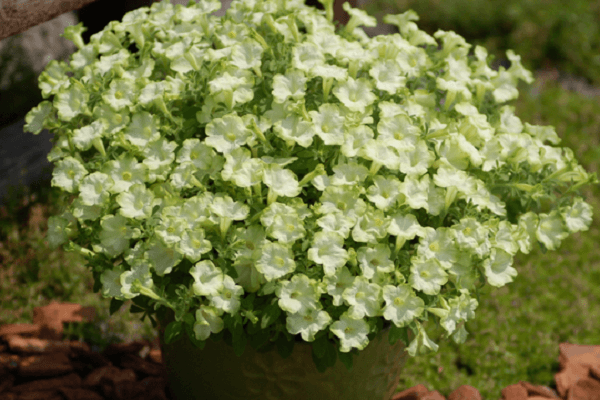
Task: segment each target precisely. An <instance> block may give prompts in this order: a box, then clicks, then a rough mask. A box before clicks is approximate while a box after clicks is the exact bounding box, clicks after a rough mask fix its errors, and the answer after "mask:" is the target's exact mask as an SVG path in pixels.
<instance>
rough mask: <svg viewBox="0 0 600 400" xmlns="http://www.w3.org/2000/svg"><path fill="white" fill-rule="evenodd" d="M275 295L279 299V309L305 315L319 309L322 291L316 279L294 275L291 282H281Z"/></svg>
mask: <svg viewBox="0 0 600 400" xmlns="http://www.w3.org/2000/svg"><path fill="white" fill-rule="evenodd" d="M275 294H276V295H277V297H278V298H279V300H278V301H277V304H279V308H281V309H282V310H283V311H287V312H288V313H291V314H294V313H305V312H306V311H308V310H311V309H315V310H316V309H319V307H320V303H319V298H320V297H321V291H320V289H319V287H318V286H317V282H316V281H315V280H314V279H309V278H308V277H307V276H306V275H304V274H298V275H294V276H293V277H292V279H291V280H289V281H282V282H279V284H278V286H277V289H276V290H275Z"/></svg>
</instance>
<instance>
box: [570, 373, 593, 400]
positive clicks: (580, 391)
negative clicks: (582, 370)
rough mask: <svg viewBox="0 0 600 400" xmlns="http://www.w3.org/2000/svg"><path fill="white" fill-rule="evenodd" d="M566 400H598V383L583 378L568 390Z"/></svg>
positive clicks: (591, 379)
mask: <svg viewBox="0 0 600 400" xmlns="http://www.w3.org/2000/svg"><path fill="white" fill-rule="evenodd" d="M567 400H600V381H598V380H596V379H594V378H583V379H580V380H579V381H577V383H576V384H575V385H573V386H572V387H571V388H570V389H569V394H568V396H567Z"/></svg>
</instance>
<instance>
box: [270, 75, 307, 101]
mask: <svg viewBox="0 0 600 400" xmlns="http://www.w3.org/2000/svg"><path fill="white" fill-rule="evenodd" d="M306 81H307V79H306V76H305V74H304V73H303V72H302V71H299V70H293V69H292V70H288V71H286V73H285V75H281V74H276V75H275V76H273V97H275V101H276V102H278V103H283V102H285V101H286V100H287V99H288V98H290V97H291V98H292V99H294V100H299V99H302V98H304V95H305V93H306Z"/></svg>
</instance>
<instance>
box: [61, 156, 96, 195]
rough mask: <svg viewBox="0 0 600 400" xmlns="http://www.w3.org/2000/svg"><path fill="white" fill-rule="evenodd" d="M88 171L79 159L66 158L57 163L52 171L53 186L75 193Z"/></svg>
mask: <svg viewBox="0 0 600 400" xmlns="http://www.w3.org/2000/svg"><path fill="white" fill-rule="evenodd" d="M87 173H88V171H87V170H86V169H85V167H84V166H83V164H81V163H80V162H79V161H78V160H77V159H75V158H73V157H65V158H64V159H63V160H60V161H58V162H57V163H56V167H55V168H54V171H52V186H57V187H59V188H61V189H63V190H65V191H67V192H70V193H73V192H75V191H76V190H77V189H78V188H79V183H80V182H81V180H82V179H83V177H84V176H85V175H87Z"/></svg>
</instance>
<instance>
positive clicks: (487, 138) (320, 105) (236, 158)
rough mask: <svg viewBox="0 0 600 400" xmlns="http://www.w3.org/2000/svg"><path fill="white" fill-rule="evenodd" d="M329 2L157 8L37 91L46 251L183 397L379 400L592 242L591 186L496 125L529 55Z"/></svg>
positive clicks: (53, 68) (551, 148)
mask: <svg viewBox="0 0 600 400" xmlns="http://www.w3.org/2000/svg"><path fill="white" fill-rule="evenodd" d="M322 3H323V4H324V7H325V11H324V12H323V11H319V10H317V9H314V8H311V7H307V6H305V5H304V3H303V1H301V0H287V1H286V0H269V1H250V0H244V1H233V3H232V4H231V8H230V9H229V10H228V11H227V14H226V15H225V16H224V17H215V16H212V15H210V14H211V13H212V12H213V11H215V10H217V9H219V8H220V3H219V2H218V1H216V0H212V1H209V0H207V1H200V2H198V3H194V2H193V1H191V2H190V3H189V4H188V5H187V6H182V5H177V6H173V5H171V4H170V3H169V2H168V1H163V2H160V3H155V4H153V5H152V6H151V7H150V8H148V7H143V8H140V9H138V10H135V11H132V12H130V13H128V14H127V15H125V17H124V18H123V21H120V22H117V21H114V22H111V23H110V24H109V25H108V26H107V27H106V28H105V29H104V30H103V31H102V32H100V33H98V34H95V35H92V37H91V41H90V43H87V44H85V43H84V42H83V40H82V38H81V33H82V32H83V31H84V30H85V28H84V27H83V26H82V25H81V24H80V25H77V26H72V27H69V28H67V29H66V30H65V34H64V36H65V37H67V38H69V39H70V40H72V41H73V42H74V43H75V44H76V45H77V46H78V48H79V50H78V51H77V52H76V53H75V54H73V55H72V57H71V59H70V62H69V63H65V62H58V61H52V62H50V63H49V65H48V66H47V68H46V70H45V72H43V73H42V74H41V76H40V79H39V84H40V88H41V90H42V94H43V96H44V98H45V100H44V101H42V102H41V103H40V104H39V105H38V106H37V107H35V108H34V109H33V110H32V111H31V112H30V113H29V114H28V115H27V117H26V122H27V125H26V130H27V131H29V132H32V133H34V134H36V133H39V132H40V131H41V129H43V128H47V129H49V130H50V131H52V132H53V133H54V134H55V137H54V148H53V150H52V151H51V153H50V154H49V156H48V158H49V160H50V161H51V162H53V163H55V169H54V173H53V179H52V184H53V185H54V186H56V187H58V188H60V189H62V190H63V191H64V193H65V194H66V195H67V196H68V200H69V201H68V206H67V207H66V209H65V210H64V212H63V213H62V214H61V215H57V216H54V217H52V218H50V219H49V231H48V232H49V233H48V241H49V242H50V243H51V244H53V245H55V246H59V245H62V246H63V247H64V248H65V249H66V250H70V251H77V252H79V253H81V254H83V255H84V256H85V258H86V260H87V262H88V265H89V267H90V268H91V269H92V273H93V275H94V279H95V285H94V291H96V292H97V291H101V293H102V295H103V296H104V297H110V298H112V300H111V312H114V311H115V310H117V309H118V308H119V307H120V306H121V305H122V304H123V302H124V301H125V300H127V299H131V300H132V302H133V305H132V307H131V312H134V313H143V315H142V318H145V317H146V316H148V317H149V318H150V319H151V321H152V323H153V326H158V327H159V329H160V339H161V344H162V346H163V356H164V358H165V360H166V364H167V368H168V371H169V379H170V386H171V390H172V392H173V394H174V396H175V397H176V398H178V399H181V398H200V397H201V396H205V397H206V398H211V399H234V398H235V399H237V398H242V397H243V398H248V399H258V398H261V399H264V398H266V399H283V398H285V399H297V398H298V399H299V398H303V399H305V398H312V399H320V400H321V399H322V400H328V399H333V398H336V399H337V398H343V399H345V400H348V399H360V400H364V399H367V398H368V399H389V398H390V397H391V395H392V393H393V392H394V390H395V389H396V385H397V382H398V374H399V372H400V366H401V362H402V360H403V359H404V357H405V356H406V353H407V354H409V355H411V356H416V355H417V354H424V353H427V352H430V351H436V350H437V347H438V346H437V344H436V343H434V342H433V341H432V340H431V339H430V338H429V337H428V335H427V333H426V330H425V326H424V324H423V322H424V321H428V320H429V319H430V318H434V319H437V320H438V321H439V323H440V325H441V326H442V327H443V328H444V329H445V331H446V333H447V336H448V337H451V338H452V339H453V340H454V341H456V342H458V343H461V342H464V340H465V338H466V336H467V332H466V330H465V328H464V323H465V321H467V320H469V319H472V318H474V316H475V310H476V308H477V304H478V303H477V300H476V297H477V296H478V290H479V289H480V288H481V287H482V286H483V285H484V284H485V283H486V282H487V283H488V284H490V285H492V286H495V287H501V286H503V285H505V284H507V283H509V282H511V281H512V280H513V279H514V277H515V276H516V275H517V271H516V270H515V269H514V268H513V267H512V266H511V265H512V263H513V258H514V256H515V255H516V254H517V253H518V252H519V251H521V252H523V253H528V252H529V251H530V249H531V248H532V247H533V246H538V245H539V246H541V248H542V249H548V250H555V249H556V248H557V247H558V246H559V245H560V243H561V241H562V240H563V239H564V238H565V237H566V236H567V235H568V234H569V233H573V232H578V231H582V230H586V229H588V227H589V225H590V223H591V215H592V210H591V207H590V206H589V205H588V204H587V203H586V202H585V201H584V200H583V199H582V197H581V196H580V195H579V194H578V193H579V192H578V190H579V189H580V188H581V187H582V186H583V185H586V184H589V183H597V179H596V176H595V174H591V175H590V174H588V173H587V172H586V171H585V170H583V169H582V167H581V166H580V165H578V163H577V160H576V159H575V157H574V155H573V152H572V151H571V150H570V149H567V148H560V147H557V146H556V145H557V144H558V143H559V138H558V136H557V135H556V133H555V131H554V128H553V127H551V126H536V125H531V124H529V123H526V122H525V123H524V122H522V121H521V120H520V119H519V118H518V117H517V116H516V115H515V113H514V108H513V107H511V106H510V105H507V102H509V101H511V100H513V99H516V98H517V96H518V91H517V83H518V81H519V80H522V81H525V82H527V83H531V81H532V75H531V73H530V72H529V71H527V70H526V69H524V68H523V67H522V65H521V63H520V57H519V56H518V55H515V54H514V53H513V52H511V51H508V52H507V56H508V58H509V60H510V62H511V66H510V68H508V69H505V68H504V67H500V69H499V71H494V70H492V69H491V68H490V67H489V64H488V56H487V52H486V50H485V49H484V48H482V47H479V46H477V47H475V49H474V52H473V53H470V48H471V46H470V45H469V44H467V43H466V42H465V40H464V39H463V38H462V37H460V36H458V35H456V34H455V33H453V32H444V31H438V32H437V33H436V34H435V35H433V37H432V36H430V35H428V34H426V33H425V32H423V31H420V30H419V29H418V28H417V26H416V24H415V23H414V21H416V20H417V19H418V18H417V16H416V14H415V13H414V12H412V11H408V12H405V13H403V14H399V15H388V16H386V17H385V18H384V21H385V22H386V23H390V24H394V25H396V26H397V27H398V28H399V31H400V32H399V33H398V34H393V35H383V36H376V37H374V38H369V37H368V36H367V35H366V34H365V33H364V31H363V30H362V29H361V28H360V27H361V26H374V25H375V24H376V20H375V19H374V18H373V17H371V16H368V15H367V14H366V13H364V12H363V11H361V10H359V9H354V8H352V7H350V6H349V5H348V4H347V3H346V4H344V9H345V10H346V11H347V12H348V13H349V15H350V20H349V21H348V24H347V25H346V26H344V27H339V28H337V29H336V27H335V26H334V24H333V23H332V20H333V11H332V9H333V1H332V0H323V1H322ZM155 318H156V320H155ZM353 374H354V375H353ZM337 384H341V385H340V386H336V385H337Z"/></svg>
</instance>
